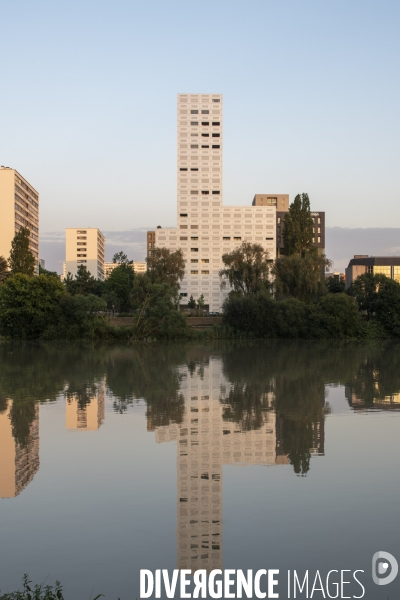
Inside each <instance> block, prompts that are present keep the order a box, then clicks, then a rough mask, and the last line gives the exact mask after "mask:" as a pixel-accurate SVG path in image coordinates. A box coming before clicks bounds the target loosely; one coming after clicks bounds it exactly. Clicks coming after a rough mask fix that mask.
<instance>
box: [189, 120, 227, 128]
mask: <svg viewBox="0 0 400 600" xmlns="http://www.w3.org/2000/svg"><path fill="white" fill-rule="evenodd" d="M190 125H191V126H192V127H198V126H199V121H190ZM200 125H201V126H202V127H210V121H200ZM220 125H221V123H220V122H219V121H211V127H219V126H220Z"/></svg>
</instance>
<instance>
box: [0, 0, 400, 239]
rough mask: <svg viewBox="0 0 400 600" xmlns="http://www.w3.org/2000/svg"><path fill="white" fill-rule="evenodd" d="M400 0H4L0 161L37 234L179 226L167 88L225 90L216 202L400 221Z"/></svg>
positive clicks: (332, 222)
mask: <svg viewBox="0 0 400 600" xmlns="http://www.w3.org/2000/svg"><path fill="white" fill-rule="evenodd" d="M399 31H400V3H399V1H398V0H379V1H378V0H376V1H368V0H301V1H299V0H247V1H244V0H242V1H236V0H214V1H213V2H211V1H210V0H203V1H202V2H191V1H190V0H186V1H181V0H169V1H167V0H156V1H151V0H146V1H142V2H137V1H133V0H131V1H125V0H114V2H104V1H103V0H96V1H87V0H79V2H78V1H75V0H70V1H68V2H66V1H64V0H59V1H57V2H55V1H54V0H52V1H40V0H38V1H35V2H33V1H32V0H29V1H19V0H12V1H11V0H3V1H2V3H1V11H0V51H1V57H2V60H1V78H0V88H1V94H0V109H1V112H0V119H1V126H0V163H1V164H2V165H5V166H10V167H14V168H16V169H17V170H18V171H20V172H21V173H22V174H23V175H24V176H25V177H26V178H27V179H28V180H29V181H30V182H31V183H32V185H34V186H35V187H36V188H37V189H38V190H39V192H40V194H41V228H42V232H50V231H62V230H64V228H65V227H76V226H91V227H100V229H103V230H108V231H109V230H116V231H117V230H126V229H129V228H136V227H146V226H149V227H151V226H154V225H157V224H160V225H164V226H173V225H174V224H175V202H176V200H175V194H176V182H175V160H176V94H177V93H179V92H188V93H193V92H203V93H209V92H214V93H223V94H224V203H225V204H248V203H250V202H251V200H252V197H253V195H254V193H256V192H257V193H260V192H265V191H269V192H281V193H285V192H286V193H289V194H290V195H291V197H292V198H293V197H294V195H295V194H296V193H298V192H303V191H305V192H308V193H309V195H310V199H311V206H312V208H313V209H314V210H325V211H326V213H327V225H328V226H331V227H332V226H344V227H355V226H359V227H396V226H399V225H400V210H399V201H400V177H399V155H400V152H399V150H400V117H399V115H400V110H399V107H400V77H399V67H400V63H399V58H400V35H399Z"/></svg>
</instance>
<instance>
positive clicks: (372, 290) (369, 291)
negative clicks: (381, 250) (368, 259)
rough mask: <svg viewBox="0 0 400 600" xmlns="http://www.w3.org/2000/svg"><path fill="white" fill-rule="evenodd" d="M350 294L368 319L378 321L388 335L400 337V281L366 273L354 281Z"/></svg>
mask: <svg viewBox="0 0 400 600" xmlns="http://www.w3.org/2000/svg"><path fill="white" fill-rule="evenodd" d="M348 294H349V295H350V296H352V297H353V298H355V300H356V302H357V304H358V307H359V310H360V311H361V312H362V313H364V314H365V315H366V318H367V320H368V321H374V322H376V323H378V324H379V326H380V327H381V328H382V329H383V331H384V332H385V335H386V336H390V337H400V283H398V282H397V281H394V280H393V279H390V278H389V277H386V276H385V275H380V274H376V275H373V274H372V273H365V274H364V275H360V276H359V277H357V279H355V281H353V283H352V285H351V286H350V288H349V290H348ZM368 331H371V330H368Z"/></svg>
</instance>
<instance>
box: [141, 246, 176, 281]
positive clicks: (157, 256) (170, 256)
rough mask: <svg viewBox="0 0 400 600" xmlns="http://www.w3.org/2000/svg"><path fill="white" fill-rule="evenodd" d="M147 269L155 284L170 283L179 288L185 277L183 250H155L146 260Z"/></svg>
mask: <svg viewBox="0 0 400 600" xmlns="http://www.w3.org/2000/svg"><path fill="white" fill-rule="evenodd" d="M146 261H147V269H148V273H149V276H150V278H151V280H152V282H153V283H164V282H165V283H169V284H170V285H173V286H178V287H179V281H182V279H183V277H184V275H185V259H184V257H183V252H182V250H181V249H179V250H175V251H174V252H171V250H169V248H154V250H153V251H152V253H151V256H149V257H147V258H146Z"/></svg>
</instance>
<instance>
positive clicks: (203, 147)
mask: <svg viewBox="0 0 400 600" xmlns="http://www.w3.org/2000/svg"><path fill="white" fill-rule="evenodd" d="M209 147H210V146H202V148H209Z"/></svg>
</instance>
